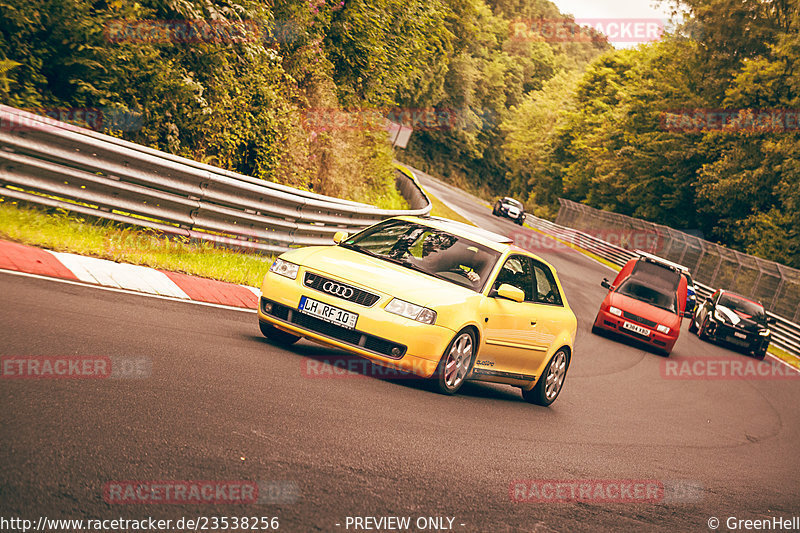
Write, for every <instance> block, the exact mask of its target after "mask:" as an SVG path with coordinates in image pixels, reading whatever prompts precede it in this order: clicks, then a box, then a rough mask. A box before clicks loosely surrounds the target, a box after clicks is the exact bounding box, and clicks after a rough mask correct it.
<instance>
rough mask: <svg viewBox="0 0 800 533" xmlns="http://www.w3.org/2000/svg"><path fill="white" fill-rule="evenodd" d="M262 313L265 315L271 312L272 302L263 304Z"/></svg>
mask: <svg viewBox="0 0 800 533" xmlns="http://www.w3.org/2000/svg"><path fill="white" fill-rule="evenodd" d="M264 312H265V313H271V312H272V302H264Z"/></svg>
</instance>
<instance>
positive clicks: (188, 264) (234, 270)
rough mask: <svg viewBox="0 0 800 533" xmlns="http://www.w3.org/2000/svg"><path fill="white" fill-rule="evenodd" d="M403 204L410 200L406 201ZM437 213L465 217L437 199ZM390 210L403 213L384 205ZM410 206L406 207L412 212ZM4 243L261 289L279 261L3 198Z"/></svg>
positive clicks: (395, 204)
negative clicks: (271, 264) (274, 264)
mask: <svg viewBox="0 0 800 533" xmlns="http://www.w3.org/2000/svg"><path fill="white" fill-rule="evenodd" d="M400 200H401V201H402V204H405V200H403V199H402V197H401V198H400ZM431 202H432V203H433V208H432V210H431V214H433V215H436V216H442V217H446V218H452V219H454V220H460V221H461V222H465V223H468V224H471V222H469V221H468V220H466V219H465V218H464V217H462V216H460V215H459V214H458V213H456V212H455V211H453V210H452V209H450V208H449V207H447V206H446V205H444V204H443V203H442V202H441V201H440V200H439V199H436V198H433V197H431ZM384 204H385V205H384V207H386V208H403V207H404V206H403V205H401V202H396V201H392V200H389V201H388V202H386V201H384ZM407 207H408V206H407V204H405V208H407ZM0 238H2V239H6V240H9V241H14V242H18V243H21V244H27V245H30V246H37V247H39V248H47V249H49V250H54V251H57V252H69V253H73V254H79V255H87V256H91V257H98V258H100V259H108V260H111V261H116V262H119V263H130V264H134V265H142V266H147V267H152V268H159V269H163V270H169V271H171V272H183V273H185V274H190V275H193V276H200V277H204V278H211V279H216V280H220V281H227V282H230V283H237V284H242V285H250V286H252V287H259V286H260V285H261V280H262V278H263V277H264V274H265V273H266V271H267V268H269V264H270V263H271V262H272V259H273V256H270V255H261V254H258V253H253V252H247V251H238V250H230V249H226V248H220V247H217V246H214V245H213V244H211V243H206V242H202V241H201V242H197V241H190V240H189V239H187V238H184V237H166V236H164V235H163V234H162V233H160V232H157V231H154V230H150V229H148V228H143V227H139V226H131V225H127V224H119V223H116V222H113V221H109V220H104V219H101V218H96V217H90V216H83V215H78V214H75V213H72V212H70V211H66V210H63V209H45V208H42V207H41V206H33V205H27V204H25V203H24V202H17V201H13V200H9V199H5V198H2V197H0Z"/></svg>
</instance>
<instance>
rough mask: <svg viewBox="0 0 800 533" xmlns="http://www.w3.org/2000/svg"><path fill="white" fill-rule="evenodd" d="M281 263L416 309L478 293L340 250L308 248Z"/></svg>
mask: <svg viewBox="0 0 800 533" xmlns="http://www.w3.org/2000/svg"><path fill="white" fill-rule="evenodd" d="M281 258H282V259H285V260H287V261H292V262H294V263H297V264H299V265H301V266H303V267H306V268H310V269H313V270H316V271H319V272H320V273H327V274H329V275H330V276H332V277H334V278H337V279H340V280H342V281H349V282H351V283H353V284H354V285H357V286H361V287H365V288H372V289H374V290H376V291H379V292H382V293H385V294H388V295H391V296H395V297H397V298H400V299H403V300H407V301H409V302H411V303H415V304H418V305H423V306H426V305H429V304H431V303H443V302H446V303H450V302H452V301H456V300H463V299H464V298H466V297H469V296H476V295H477V294H478V293H476V292H475V291H473V290H471V289H468V288H466V287H460V286H458V285H456V284H455V283H451V282H449V281H444V280H440V279H437V278H434V277H433V276H429V275H427V274H423V273H422V272H416V271H414V270H411V269H409V268H406V267H404V266H401V265H395V264H394V263H390V262H389V261H384V260H382V259H378V258H375V257H370V256H368V255H366V254H363V253H360V252H356V251H355V250H348V249H347V248H342V247H341V246H319V247H309V248H303V249H301V250H297V253H295V252H288V253H286V254H284V255H282V256H281Z"/></svg>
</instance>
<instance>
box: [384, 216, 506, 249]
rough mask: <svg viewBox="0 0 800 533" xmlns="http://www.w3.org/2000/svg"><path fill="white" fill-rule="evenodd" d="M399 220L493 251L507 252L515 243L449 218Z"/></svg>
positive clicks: (402, 218)
mask: <svg viewBox="0 0 800 533" xmlns="http://www.w3.org/2000/svg"><path fill="white" fill-rule="evenodd" d="M397 218H398V219H401V220H408V221H410V222H421V223H422V224H425V225H427V226H431V227H433V228H437V229H440V230H444V231H447V232H449V233H452V234H454V235H457V236H460V237H466V238H468V239H470V240H473V241H475V242H477V243H478V244H482V245H484V246H486V247H487V248H491V249H492V250H496V251H498V252H504V251H506V250H507V249H508V248H509V246H510V245H511V243H513V242H514V241H513V240H512V239H511V238H509V237H506V236H504V235H500V234H499V233H495V232H493V231H489V230H485V229H483V228H479V227H478V226H470V225H469V224H464V223H463V222H458V221H455V220H450V219H449V218H442V217H434V216H424V217H417V216H401V217H397Z"/></svg>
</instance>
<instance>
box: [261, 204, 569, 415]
mask: <svg viewBox="0 0 800 533" xmlns="http://www.w3.org/2000/svg"><path fill="white" fill-rule="evenodd" d="M333 240H334V244H336V245H335V246H310V247H307V248H299V249H296V250H291V251H289V252H286V253H284V254H282V255H281V256H280V257H279V258H278V259H276V260H275V262H274V263H273V264H272V266H271V267H270V269H269V272H268V273H267V274H266V276H264V282H263V284H262V286H261V293H262V295H261V298H260V301H259V308H258V321H259V325H260V326H261V332H262V333H263V334H264V335H265V336H266V337H267V338H268V339H270V340H271V341H272V342H274V343H277V344H281V345H291V344H292V343H294V342H296V341H297V340H298V339H300V338H301V337H305V338H307V339H310V340H312V341H316V342H319V343H322V344H326V345H331V346H335V347H337V348H341V349H343V350H346V351H348V352H351V353H354V354H357V355H360V356H362V357H365V358H367V359H370V360H372V361H373V362H375V363H377V364H380V365H383V366H388V367H391V368H395V369H399V370H402V371H405V372H409V373H413V374H416V375H418V376H421V377H424V378H433V379H434V380H435V382H436V384H437V385H438V388H439V390H440V391H441V392H443V393H445V394H454V393H455V392H457V391H458V389H459V388H460V387H461V385H462V384H463V383H464V381H465V380H478V381H489V382H494V383H504V384H507V385H512V386H516V387H520V388H521V389H522V396H523V397H524V398H525V399H526V400H527V401H529V402H531V403H535V404H538V405H550V404H551V403H553V401H555V399H556V398H557V397H558V394H559V393H560V392H561V388H562V386H563V384H564V379H565V377H566V375H567V370H568V369H569V364H570V360H571V358H572V354H573V344H574V341H575V331H576V328H577V321H576V319H575V315H574V314H573V313H572V310H571V309H570V307H569V305H568V303H567V299H566V297H565V296H564V290H563V288H562V287H561V283H560V282H559V280H558V276H557V275H556V272H555V270H554V269H553V267H552V266H550V265H549V264H547V263H546V262H545V261H543V260H542V259H540V258H539V257H537V256H536V255H534V254H532V253H530V252H527V251H525V250H522V249H520V248H518V247H516V246H514V245H513V244H511V241H510V239H507V238H506V237H503V236H501V235H498V234H495V233H491V232H488V231H484V230H482V229H480V228H476V227H473V226H469V225H466V224H462V223H460V222H455V221H452V220H447V219H443V218H436V217H397V218H392V219H389V220H385V221H383V222H380V223H378V224H375V225H374V226H371V227H369V228H366V229H364V230H363V231H361V232H359V233H357V234H355V235H352V236H348V235H347V234H346V233H337V234H336V235H335V236H334V239H333Z"/></svg>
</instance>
